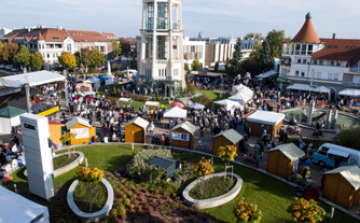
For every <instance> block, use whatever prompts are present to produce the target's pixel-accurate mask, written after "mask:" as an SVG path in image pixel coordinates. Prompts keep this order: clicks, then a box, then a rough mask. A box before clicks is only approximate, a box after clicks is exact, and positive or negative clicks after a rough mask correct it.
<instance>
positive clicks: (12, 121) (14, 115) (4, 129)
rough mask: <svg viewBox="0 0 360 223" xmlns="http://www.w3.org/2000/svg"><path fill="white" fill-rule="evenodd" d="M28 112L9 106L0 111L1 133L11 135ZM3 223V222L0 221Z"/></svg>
mask: <svg viewBox="0 0 360 223" xmlns="http://www.w3.org/2000/svg"><path fill="white" fill-rule="evenodd" d="M24 113H26V110H23V109H18V108H14V107H11V106H7V107H5V108H3V109H1V110H0V133H3V134H4V133H5V134H10V133H11V128H12V127H15V126H19V125H20V115H22V114H24ZM0 222H1V221H0Z"/></svg>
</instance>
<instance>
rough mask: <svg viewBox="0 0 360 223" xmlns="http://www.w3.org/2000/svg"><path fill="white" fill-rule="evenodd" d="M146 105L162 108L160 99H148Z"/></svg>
mask: <svg viewBox="0 0 360 223" xmlns="http://www.w3.org/2000/svg"><path fill="white" fill-rule="evenodd" d="M145 105H146V106H152V107H158V108H160V102H158V101H147V102H145Z"/></svg>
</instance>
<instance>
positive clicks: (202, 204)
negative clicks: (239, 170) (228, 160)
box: [183, 172, 243, 209]
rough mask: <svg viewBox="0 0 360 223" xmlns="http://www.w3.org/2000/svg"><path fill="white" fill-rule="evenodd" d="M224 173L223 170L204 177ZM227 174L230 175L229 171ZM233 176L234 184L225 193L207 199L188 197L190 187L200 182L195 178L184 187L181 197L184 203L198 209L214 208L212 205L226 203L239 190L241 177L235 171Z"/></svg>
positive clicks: (208, 177)
mask: <svg viewBox="0 0 360 223" xmlns="http://www.w3.org/2000/svg"><path fill="white" fill-rule="evenodd" d="M224 175H225V172H222V173H215V174H210V175H208V176H206V179H210V178H212V177H218V176H224ZM227 175H229V176H231V173H227ZM233 177H235V178H236V184H235V186H234V187H233V188H232V189H231V190H230V191H228V192H227V193H225V194H223V195H221V196H218V197H214V198H209V199H205V200H197V199H194V198H192V197H190V195H189V192H190V191H191V189H192V188H193V187H194V186H195V185H196V184H198V183H200V182H201V181H200V180H199V179H197V180H195V181H194V182H192V183H191V184H189V185H188V186H187V187H186V188H185V189H184V191H183V197H184V199H185V201H186V203H188V204H189V205H194V206H195V207H197V208H199V209H207V208H214V207H218V206H221V205H223V204H226V203H227V202H229V201H231V200H232V199H234V198H235V197H236V196H237V195H238V194H239V192H240V190H241V186H242V184H243V180H242V178H241V177H240V176H239V175H237V174H235V173H234V174H233Z"/></svg>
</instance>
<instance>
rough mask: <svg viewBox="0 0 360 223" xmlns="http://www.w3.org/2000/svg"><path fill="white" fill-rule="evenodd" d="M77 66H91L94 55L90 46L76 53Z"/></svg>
mask: <svg viewBox="0 0 360 223" xmlns="http://www.w3.org/2000/svg"><path fill="white" fill-rule="evenodd" d="M74 56H75V58H76V64H77V67H82V68H85V70H87V68H88V67H89V66H91V60H92V58H91V57H92V55H91V51H90V50H89V49H88V48H81V49H80V51H78V52H76V53H75V55H74Z"/></svg>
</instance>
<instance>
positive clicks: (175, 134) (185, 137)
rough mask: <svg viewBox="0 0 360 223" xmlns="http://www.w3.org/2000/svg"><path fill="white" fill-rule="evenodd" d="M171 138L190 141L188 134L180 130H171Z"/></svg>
mask: <svg viewBox="0 0 360 223" xmlns="http://www.w3.org/2000/svg"><path fill="white" fill-rule="evenodd" d="M171 139H175V140H181V141H190V134H188V133H181V132H172V133H171Z"/></svg>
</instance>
